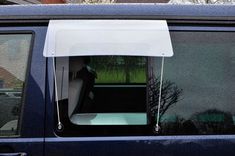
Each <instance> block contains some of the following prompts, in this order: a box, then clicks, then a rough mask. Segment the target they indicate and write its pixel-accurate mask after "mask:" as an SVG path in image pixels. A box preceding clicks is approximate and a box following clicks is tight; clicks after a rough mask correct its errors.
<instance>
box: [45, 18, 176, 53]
mask: <svg viewBox="0 0 235 156" xmlns="http://www.w3.org/2000/svg"><path fill="white" fill-rule="evenodd" d="M43 55H44V56H45V57H63V56H97V55H98V56H100V55H124V56H125V55H126V56H156V57H163V56H164V57H171V56H173V49H172V44H171V39H170V34H169V30H168V26H167V23H166V21H164V20H51V21H50V23H49V26H48V30H47V35H46V41H45V47H44V52H43Z"/></svg>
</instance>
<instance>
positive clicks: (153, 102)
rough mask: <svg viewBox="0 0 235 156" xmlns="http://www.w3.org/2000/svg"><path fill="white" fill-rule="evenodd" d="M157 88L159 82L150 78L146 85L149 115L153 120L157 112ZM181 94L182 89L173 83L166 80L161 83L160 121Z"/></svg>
mask: <svg viewBox="0 0 235 156" xmlns="http://www.w3.org/2000/svg"><path fill="white" fill-rule="evenodd" d="M159 87H160V80H159V79H158V78H154V77H153V76H150V79H149V84H148V94H149V95H148V96H149V98H148V100H149V101H148V104H149V107H150V111H151V112H150V113H151V115H152V117H154V118H155V117H156V114H157V110H158V98H159ZM181 94H182V89H179V88H178V87H177V86H176V84H175V83H173V82H170V81H167V80H165V81H163V83H162V95H161V103H160V116H159V117H160V119H161V118H162V116H163V115H164V113H165V112H166V111H167V110H168V109H169V108H170V107H171V106H173V105H175V104H176V103H177V102H178V101H179V99H180V95H181Z"/></svg>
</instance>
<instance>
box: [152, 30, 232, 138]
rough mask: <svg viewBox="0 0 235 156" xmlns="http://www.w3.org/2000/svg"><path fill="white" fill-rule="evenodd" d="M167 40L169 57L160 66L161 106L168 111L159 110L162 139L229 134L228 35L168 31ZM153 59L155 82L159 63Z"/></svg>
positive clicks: (229, 67)
mask: <svg viewBox="0 0 235 156" xmlns="http://www.w3.org/2000/svg"><path fill="white" fill-rule="evenodd" d="M171 37H172V42H173V47H174V57H172V58H166V59H165V64H164V82H163V90H164V91H163V92H165V96H162V103H161V105H164V104H165V105H168V106H169V107H167V109H166V110H163V109H161V110H160V112H162V114H161V132H162V134H234V133H235V120H234V119H235V103H234V102H235V96H234V95H235V87H234V81H235V51H234V49H235V45H234V43H235V35H234V33H232V32H171ZM155 60H156V68H157V69H156V72H157V75H156V77H159V75H160V66H161V60H160V59H155ZM167 97H168V98H167ZM169 99H170V100H169ZM155 110H156V109H155ZM155 112H156V111H153V114H152V116H154V117H155V114H154V113H155Z"/></svg>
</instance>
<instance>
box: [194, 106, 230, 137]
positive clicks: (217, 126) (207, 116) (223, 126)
mask: <svg viewBox="0 0 235 156" xmlns="http://www.w3.org/2000/svg"><path fill="white" fill-rule="evenodd" d="M191 119H192V121H194V123H195V125H196V127H197V128H198V129H199V131H200V133H202V134H226V133H231V132H232V129H233V118H232V115H231V114H230V113H228V112H223V111H220V110H217V109H209V110H206V111H204V112H200V113H196V114H195V115H193V116H192V117H191Z"/></svg>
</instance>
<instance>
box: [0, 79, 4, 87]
mask: <svg viewBox="0 0 235 156" xmlns="http://www.w3.org/2000/svg"><path fill="white" fill-rule="evenodd" d="M3 84H4V81H3V80H0V88H3Z"/></svg>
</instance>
